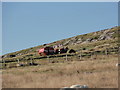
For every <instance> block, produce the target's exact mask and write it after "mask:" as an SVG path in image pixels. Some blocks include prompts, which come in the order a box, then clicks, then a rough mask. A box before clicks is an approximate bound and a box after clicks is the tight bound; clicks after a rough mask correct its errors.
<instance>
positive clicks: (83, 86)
mask: <svg viewBox="0 0 120 90" xmlns="http://www.w3.org/2000/svg"><path fill="white" fill-rule="evenodd" d="M70 88H88V86H87V85H72V86H70Z"/></svg>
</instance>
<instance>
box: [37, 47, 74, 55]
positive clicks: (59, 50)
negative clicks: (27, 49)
mask: <svg viewBox="0 0 120 90" xmlns="http://www.w3.org/2000/svg"><path fill="white" fill-rule="evenodd" d="M68 50H69V48H68V47H66V48H64V47H63V48H53V47H50V46H47V47H44V48H40V49H39V50H38V53H39V55H40V56H46V55H54V54H61V53H67V51H68ZM69 53H75V50H73V49H71V50H69Z"/></svg>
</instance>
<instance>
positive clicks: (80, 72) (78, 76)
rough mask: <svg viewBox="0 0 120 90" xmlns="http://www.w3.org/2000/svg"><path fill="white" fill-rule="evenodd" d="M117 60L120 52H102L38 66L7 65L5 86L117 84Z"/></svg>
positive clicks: (58, 86)
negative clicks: (9, 66)
mask: <svg viewBox="0 0 120 90" xmlns="http://www.w3.org/2000/svg"><path fill="white" fill-rule="evenodd" d="M57 59H62V58H57ZM63 61H64V62H63ZM117 62H118V55H98V56H93V57H92V58H90V57H89V58H88V57H85V58H82V59H81V60H80V59H79V58H72V59H71V60H70V61H65V60H61V62H55V63H47V64H42V65H38V66H26V67H17V68H7V69H3V70H2V71H3V72H2V87H3V88H61V87H69V86H71V85H74V84H81V85H88V86H89V88H117V87H118V67H116V63H117Z"/></svg>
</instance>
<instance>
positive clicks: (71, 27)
mask: <svg viewBox="0 0 120 90" xmlns="http://www.w3.org/2000/svg"><path fill="white" fill-rule="evenodd" d="M117 4H118V3H117V2H106V3H105V2H104V3H102V2H101V3H97V2H86V3H83V2H79V3H78V2H76V3H75V2H71V3H69V2H66V3H65V2H64V3H55V2H54V3H53V2H49V3H48V2H46V3H43V2H39V3H33V2H31V3H29V2H26V3H25V2H23V3H22V2H19V3H16V2H14V3H12V2H11V3H9V2H4V3H3V7H2V8H3V11H2V15H3V16H2V18H3V21H2V23H3V43H2V44H3V53H2V54H7V53H11V52H15V51H19V50H22V49H27V48H30V47H34V46H38V45H42V44H44V43H51V42H54V41H57V40H61V39H65V38H69V37H73V36H76V35H81V34H85V33H90V32H95V31H99V30H103V29H107V28H112V27H114V26H117V25H118V6H117ZM86 26H87V27H86Z"/></svg>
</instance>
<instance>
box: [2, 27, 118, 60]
mask: <svg viewBox="0 0 120 90" xmlns="http://www.w3.org/2000/svg"><path fill="white" fill-rule="evenodd" d="M119 29H120V27H113V28H110V29H105V30H101V31H97V32H92V33H88V34H84V35H78V36H75V37H71V38H67V39H63V40H60V41H56V42H52V43H49V44H48V46H54V45H58V44H61V45H62V46H63V47H66V46H68V47H69V48H70V49H71V48H72V49H75V50H76V51H77V52H80V50H81V49H85V50H87V51H91V50H94V51H97V50H100V51H104V50H105V49H106V48H108V49H109V48H110V50H112V51H113V52H114V51H116V49H117V47H118V46H117V45H118V30H119ZM42 47H43V45H40V46H36V47H31V48H28V49H24V50H21V51H17V52H13V53H9V54H6V55H3V56H2V57H3V59H4V60H16V59H18V58H19V59H20V58H21V59H22V58H23V59H27V58H29V57H31V58H32V57H34V58H35V57H38V56H39V55H38V52H37V50H38V49H39V48H42Z"/></svg>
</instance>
